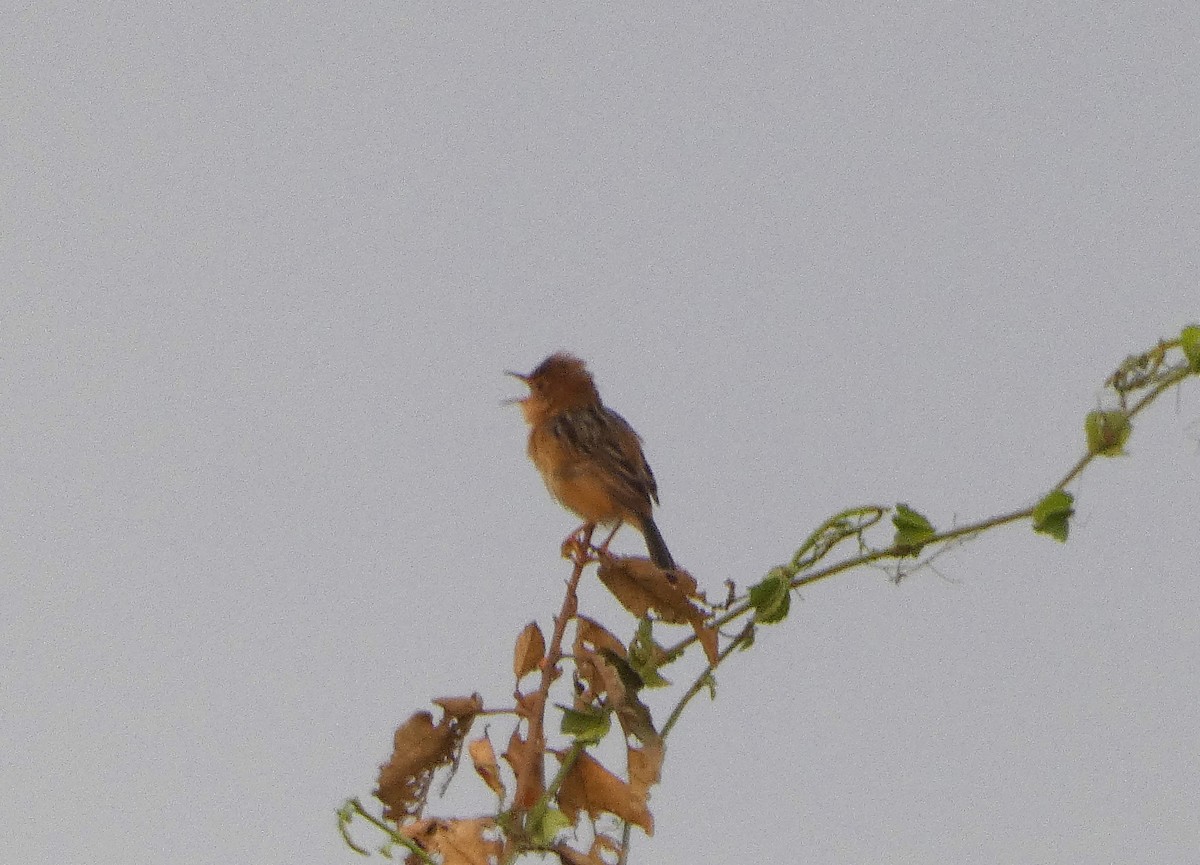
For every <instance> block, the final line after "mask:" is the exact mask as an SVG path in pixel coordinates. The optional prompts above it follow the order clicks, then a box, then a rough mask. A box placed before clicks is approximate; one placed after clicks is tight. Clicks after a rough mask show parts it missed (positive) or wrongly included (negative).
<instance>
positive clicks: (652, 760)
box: [626, 739, 665, 799]
mask: <svg viewBox="0 0 1200 865" xmlns="http://www.w3.org/2000/svg"><path fill="white" fill-rule="evenodd" d="M626 756H627V759H628V765H629V786H630V787H632V788H633V789H634V790H635V791H636V792H639V793H641V794H642V796H644V797H645V798H647V799H649V798H650V788H651V787H652V786H654V785H655V784H657V783H658V782H659V779H660V778H661V777H662V764H663V758H664V756H665V753H664V750H663V746H662V740H661V739H660V740H658V741H657V742H654V743H652V744H648V745H645V746H643V747H641V748H630V749H629V750H628V753H627V755H626Z"/></svg>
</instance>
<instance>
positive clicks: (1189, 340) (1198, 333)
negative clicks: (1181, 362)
mask: <svg viewBox="0 0 1200 865" xmlns="http://www.w3.org/2000/svg"><path fill="white" fill-rule="evenodd" d="M1179 345H1180V346H1181V347H1182V348H1183V355H1184V357H1186V358H1187V360H1188V367H1189V368H1190V369H1191V370H1192V372H1200V326H1197V325H1194V324H1189V325H1188V326H1187V327H1185V328H1184V329H1183V333H1181V334H1179Z"/></svg>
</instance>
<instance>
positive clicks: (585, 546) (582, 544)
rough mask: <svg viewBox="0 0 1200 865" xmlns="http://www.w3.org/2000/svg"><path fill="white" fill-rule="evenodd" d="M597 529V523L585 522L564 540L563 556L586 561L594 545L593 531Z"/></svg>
mask: <svg viewBox="0 0 1200 865" xmlns="http://www.w3.org/2000/svg"><path fill="white" fill-rule="evenodd" d="M594 531H596V524H595V523H584V524H583V525H582V526H580V527H579V528H577V529H576V530H575V531H573V532H571V534H569V535H567V537H566V540H564V541H563V542H562V557H563V558H564V559H574V560H577V561H586V560H587V557H588V552H589V550H590V549H591V545H592V532H594Z"/></svg>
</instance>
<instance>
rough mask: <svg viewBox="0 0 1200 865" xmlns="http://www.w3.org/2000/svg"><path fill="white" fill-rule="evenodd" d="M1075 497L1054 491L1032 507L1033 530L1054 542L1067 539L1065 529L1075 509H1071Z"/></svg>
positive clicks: (1060, 491)
mask: <svg viewBox="0 0 1200 865" xmlns="http://www.w3.org/2000/svg"><path fill="white" fill-rule="evenodd" d="M1074 502H1075V497H1074V496H1072V495H1071V494H1070V493H1067V492H1063V491H1062V490H1055V491H1054V492H1052V493H1050V494H1049V495H1047V496H1046V497H1045V498H1043V499H1042V500H1041V501H1040V502H1038V503H1037V504H1036V505H1034V507H1033V530H1034V531H1035V532H1040V533H1041V534H1043V535H1049V536H1050V537H1052V538H1054V539H1055V540H1056V541H1065V540H1066V539H1067V528H1068V523H1069V521H1070V519H1071V516H1072V515H1073V514H1074V513H1075V509H1074V508H1073V507H1071V505H1072V504H1074Z"/></svg>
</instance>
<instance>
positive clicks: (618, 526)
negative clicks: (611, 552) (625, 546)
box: [596, 520, 621, 553]
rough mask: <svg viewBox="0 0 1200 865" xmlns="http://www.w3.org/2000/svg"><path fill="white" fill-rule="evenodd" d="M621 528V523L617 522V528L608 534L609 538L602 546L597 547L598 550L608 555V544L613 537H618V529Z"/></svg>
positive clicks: (614, 527)
mask: <svg viewBox="0 0 1200 865" xmlns="http://www.w3.org/2000/svg"><path fill="white" fill-rule="evenodd" d="M619 528H621V521H620V520H617V524H616V525H615V526H613V530H612V531H611V532H609V533H608V537H607V538H605V539H604V543H602V544H601V545H600V546H598V547H596V550H597V551H599V552H601V553H607V552H608V544H609V542H610V541H611V540H612V539H613V536H614V535H616V533H617V529H619Z"/></svg>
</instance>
